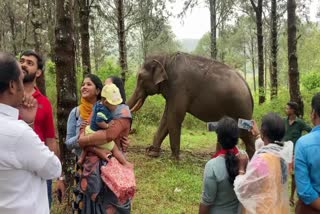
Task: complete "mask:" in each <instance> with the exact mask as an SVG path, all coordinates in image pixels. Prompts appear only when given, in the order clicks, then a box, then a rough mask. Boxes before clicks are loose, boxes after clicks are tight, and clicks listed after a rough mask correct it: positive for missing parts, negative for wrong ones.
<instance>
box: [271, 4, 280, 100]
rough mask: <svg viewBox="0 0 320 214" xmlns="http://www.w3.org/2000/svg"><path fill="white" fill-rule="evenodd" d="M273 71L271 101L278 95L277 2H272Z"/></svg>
mask: <svg viewBox="0 0 320 214" xmlns="http://www.w3.org/2000/svg"><path fill="white" fill-rule="evenodd" d="M270 42H271V66H270V67H271V69H270V83H271V84H270V85H271V94H270V97H271V100H272V99H274V98H276V97H277V95H278V64H277V61H278V60H277V55H278V15H277V0H271V39H270Z"/></svg>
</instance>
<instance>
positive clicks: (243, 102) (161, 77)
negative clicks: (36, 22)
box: [127, 52, 254, 158]
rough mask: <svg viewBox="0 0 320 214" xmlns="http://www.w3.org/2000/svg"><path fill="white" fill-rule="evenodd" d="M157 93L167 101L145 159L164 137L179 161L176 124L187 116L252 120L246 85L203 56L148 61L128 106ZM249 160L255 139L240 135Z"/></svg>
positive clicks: (179, 54)
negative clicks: (167, 139)
mask: <svg viewBox="0 0 320 214" xmlns="http://www.w3.org/2000/svg"><path fill="white" fill-rule="evenodd" d="M155 94H161V95H162V96H163V97H164V99H165V100H166V103H165V109H164V112H163V116H162V118H161V120H160V125H159V127H158V130H157V132H156V134H155V136H154V139H153V144H152V146H150V147H149V148H148V155H149V156H153V157H158V156H159V155H160V147H161V143H162V141H163V140H164V139H165V137H166V136H167V135H168V134H169V140H170V148H171V152H172V155H173V157H175V158H179V153H180V134H181V125H182V122H183V120H184V117H185V115H186V113H187V112H188V113H190V114H192V115H193V116H195V117H197V118H199V119H200V120H202V121H205V122H209V121H217V120H219V119H221V118H222V117H224V116H229V117H232V118H234V119H238V118H243V119H251V118H252V113H253V107H254V103H253V98H252V94H251V91H250V89H249V86H248V84H247V83H246V81H245V80H244V79H243V78H242V76H241V75H240V74H239V73H238V72H237V71H235V70H234V69H232V68H231V67H229V66H227V65H225V64H223V63H221V62H218V61H215V60H211V59H208V58H205V57H201V56H196V55H191V54H187V53H182V52H177V53H174V54H166V55H156V56H151V57H147V58H146V59H145V62H144V63H143V65H142V66H141V68H140V69H139V71H138V73H137V83H136V88H135V90H134V92H133V94H132V96H131V97H130V99H129V101H128V102H127V104H128V106H129V107H130V109H131V110H132V112H135V111H138V110H139V109H140V108H141V106H142V105H143V103H144V101H145V100H146V98H147V96H151V95H155ZM240 138H241V139H242V140H243V141H244V143H245V144H246V150H247V153H248V154H249V156H250V157H251V156H252V155H253V153H254V137H253V136H252V135H251V134H250V133H249V132H248V131H244V130H242V131H240Z"/></svg>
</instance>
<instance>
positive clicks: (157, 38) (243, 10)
mask: <svg viewBox="0 0 320 214" xmlns="http://www.w3.org/2000/svg"><path fill="white" fill-rule="evenodd" d="M182 2H183V3H182ZM198 8H202V9H207V11H208V12H209V16H208V17H207V18H208V19H210V20H203V19H199V18H198V19H196V20H194V21H193V25H194V29H193V31H195V32H198V33H199V31H200V29H203V28H205V27H203V25H205V26H207V25H208V23H210V27H208V26H207V28H208V32H205V33H203V35H202V36H201V38H199V39H197V38H196V39H195V38H192V39H189V37H188V36H189V35H188V33H187V32H188V31H183V29H184V28H187V26H184V27H180V30H182V33H181V32H177V31H176V32H174V31H173V29H174V30H177V29H178V28H177V27H176V25H177V23H180V22H181V23H183V22H184V20H188V23H190V18H189V19H188V17H194V16H192V12H193V11H196V10H197V9H198ZM319 16H320V4H319V2H316V0H287V1H285V0H278V1H276V0H268V1H266V0H250V1H249V0H247V1H246V0H186V1H180V2H179V1H175V0H157V1H156V0H140V1H137V0H127V1H124V0H104V1H101V0H56V1H51V0H14V1H12V0H3V1H1V2H0V23H1V26H2V27H1V29H0V50H1V51H6V52H10V53H13V54H15V55H16V56H17V57H18V56H19V53H20V52H21V51H22V50H25V49H34V50H36V51H38V52H39V53H41V54H42V55H43V56H44V57H45V59H46V70H45V75H44V76H43V78H40V80H39V81H38V86H39V87H40V89H41V90H42V91H43V93H45V94H46V95H47V96H48V97H49V98H50V100H51V102H52V105H53V109H54V114H55V119H56V124H57V133H58V135H57V138H58V141H59V142H60V149H61V152H62V156H63V159H64V163H65V164H64V171H65V173H66V174H67V175H68V174H69V175H70V176H71V174H72V170H73V163H74V162H73V161H74V160H73V158H71V157H73V156H72V154H70V153H69V152H68V151H67V150H66V148H65V146H64V144H63V142H64V139H65V134H66V130H65V129H66V119H67V117H68V114H69V112H70V110H71V109H72V108H73V107H74V106H76V105H77V103H78V100H79V85H80V83H81V81H82V79H83V76H84V75H85V74H87V73H95V74H97V75H98V76H99V77H100V78H101V79H102V80H104V79H105V78H106V77H107V76H109V75H117V76H121V77H122V78H123V80H125V87H126V93H127V96H128V97H129V96H130V95H131V94H132V92H133V90H134V87H135V81H136V73H137V71H138V70H139V67H140V66H141V64H142V63H143V61H144V58H146V57H147V56H148V55H155V54H167V53H175V52H177V51H183V52H189V53H192V54H197V55H202V56H206V57H210V58H213V59H217V60H219V61H222V62H224V63H226V64H228V65H229V66H231V67H233V68H235V69H237V70H238V71H239V72H240V73H241V74H242V75H243V77H244V78H245V79H246V81H247V82H248V83H249V85H250V88H251V91H252V94H253V95H254V100H255V110H254V119H256V120H257V121H260V119H261V117H262V115H264V114H265V113H266V112H269V111H275V112H278V113H279V114H281V115H284V107H285V105H286V103H287V102H288V101H289V100H294V101H296V102H298V103H299V105H300V109H301V113H302V115H303V116H304V119H305V120H306V121H307V122H309V123H310V119H309V113H310V99H311V97H312V95H313V94H314V93H316V92H319V91H320V72H319V70H320V45H319V41H320V18H319ZM195 22H196V24H194V23H195ZM191 23H192V20H191ZM185 24H187V22H186V23H185ZM197 25H198V26H199V31H198V30H197ZM183 32H186V34H185V35H184V34H183ZM189 32H190V31H189ZM175 33H176V34H178V35H179V38H177V37H176V35H175ZM190 34H191V33H190ZM163 109H164V99H163V98H162V97H161V96H158V95H156V96H153V97H149V98H148V99H147V101H146V102H145V104H144V106H143V107H142V109H141V110H140V111H139V112H137V113H135V114H134V123H133V127H134V128H135V129H136V133H135V134H133V135H131V136H130V139H131V141H132V147H131V150H130V151H129V159H131V160H133V162H134V163H135V170H136V175H137V186H138V192H137V195H136V197H135V199H134V201H133V208H132V211H133V213H151V212H153V213H196V212H197V207H198V203H199V199H200V193H201V183H202V180H201V179H202V173H203V167H204V164H205V162H206V161H207V160H208V159H209V158H210V153H212V152H213V150H214V148H215V146H214V144H215V143H216V142H215V141H216V140H215V135H214V134H213V133H208V132H207V131H206V125H205V123H204V122H202V121H199V120H197V119H195V118H194V117H192V116H190V115H187V117H186V119H185V121H184V123H183V131H182V140H181V141H182V143H181V146H182V155H181V156H182V158H181V160H180V162H175V161H173V160H171V159H170V158H169V156H170V150H169V146H168V139H166V140H165V142H164V143H163V151H164V152H163V154H162V156H161V157H160V158H158V159H151V158H148V157H146V156H145V155H144V148H145V147H146V146H147V145H148V144H150V143H151V142H152V134H151V133H154V132H155V131H156V127H157V125H158V123H159V120H160V117H161V115H162V112H163ZM146 133H150V134H146ZM70 176H69V178H68V176H67V183H68V184H69V185H71V183H72V182H71V179H70V178H71V177H70ZM70 189H71V188H69V190H70ZM70 200H71V194H69V197H68V198H67V199H66V201H65V203H63V204H62V205H59V204H58V205H57V204H55V206H54V208H53V213H69V212H70V206H69V203H70Z"/></svg>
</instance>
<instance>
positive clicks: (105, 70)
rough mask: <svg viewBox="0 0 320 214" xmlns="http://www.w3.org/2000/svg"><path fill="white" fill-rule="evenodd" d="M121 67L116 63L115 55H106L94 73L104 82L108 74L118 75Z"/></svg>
mask: <svg viewBox="0 0 320 214" xmlns="http://www.w3.org/2000/svg"><path fill="white" fill-rule="evenodd" d="M120 71H121V68H120V66H119V64H118V63H117V60H116V59H115V57H112V56H111V57H107V58H106V59H105V60H104V62H103V63H102V65H101V66H100V68H99V70H98V71H97V73H96V75H97V76H98V77H99V78H100V79H101V80H102V82H104V80H106V79H107V78H108V77H109V76H111V75H112V76H119V74H120Z"/></svg>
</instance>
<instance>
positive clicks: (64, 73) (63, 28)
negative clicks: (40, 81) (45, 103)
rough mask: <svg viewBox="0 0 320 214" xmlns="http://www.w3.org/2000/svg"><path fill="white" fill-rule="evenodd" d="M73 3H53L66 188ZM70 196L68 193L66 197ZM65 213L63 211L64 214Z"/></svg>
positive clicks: (70, 160)
mask: <svg viewBox="0 0 320 214" xmlns="http://www.w3.org/2000/svg"><path fill="white" fill-rule="evenodd" d="M72 10H73V0H56V26H55V63H56V81H57V85H56V86H57V123H58V133H59V145H60V151H61V157H62V160H63V171H64V174H65V176H66V183H67V189H69V190H70V187H71V186H72V185H73V176H72V170H70V169H73V167H74V164H75V162H74V154H72V153H71V152H70V151H69V150H68V149H67V148H66V146H65V144H64V142H65V137H66V127H67V119H68V115H69V112H70V111H71V110H72V108H73V107H75V106H76V105H77V91H76V88H77V87H76V72H75V62H74V61H75V52H74V51H75V48H74V39H73V32H74V31H73V30H74V28H73V16H72V15H73V11H72ZM69 195H71V194H69ZM66 213H67V212H66Z"/></svg>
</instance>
